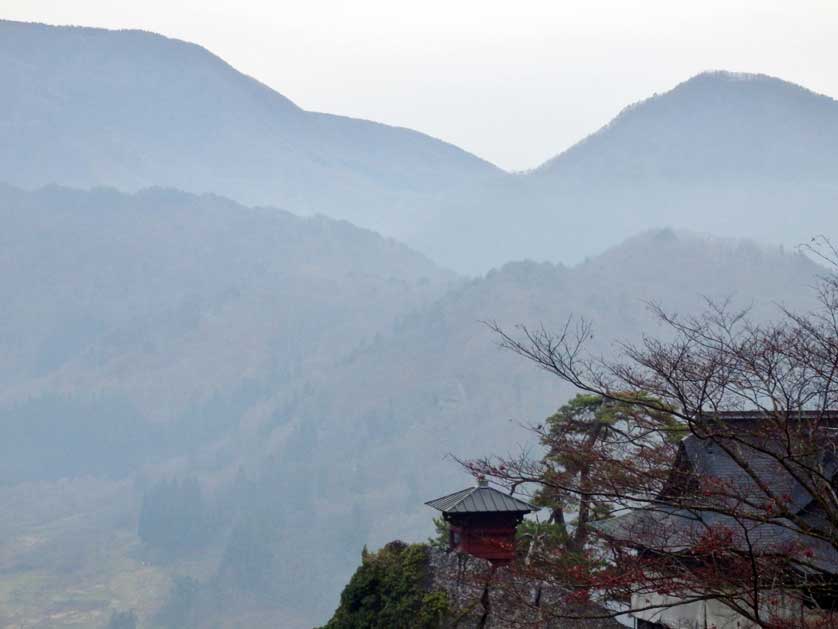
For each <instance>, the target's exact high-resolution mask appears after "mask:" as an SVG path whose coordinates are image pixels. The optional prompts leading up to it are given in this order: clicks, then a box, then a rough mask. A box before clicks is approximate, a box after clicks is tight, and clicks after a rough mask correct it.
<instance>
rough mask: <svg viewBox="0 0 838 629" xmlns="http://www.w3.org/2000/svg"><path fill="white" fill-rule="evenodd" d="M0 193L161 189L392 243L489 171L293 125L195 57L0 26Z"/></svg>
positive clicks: (254, 85) (263, 98)
mask: <svg viewBox="0 0 838 629" xmlns="http://www.w3.org/2000/svg"><path fill="white" fill-rule="evenodd" d="M0 86H2V90H3V95H4V96H3V98H2V99H0V135H2V137H3V138H4V142H3V143H2V144H1V145H0V181H5V182H6V183H9V184H13V185H17V186H22V187H26V188H32V187H38V186H43V185H46V184H62V185H69V186H75V187H82V188H88V187H92V186H100V185H107V186H115V187H117V188H120V189H122V190H126V191H136V190H138V189H141V188H145V187H148V186H171V187H176V188H179V189H182V190H187V191H191V192H196V193H207V192H214V193H217V194H222V195H225V196H229V197H232V198H234V199H236V200H238V201H241V202H244V203H246V204H250V205H254V204H256V205H265V204H270V205H275V206H279V207H285V208H289V209H291V210H293V211H296V212H299V213H325V214H329V215H330V216H334V217H337V218H343V219H349V220H351V221H353V222H354V223H356V224H360V225H364V226H369V227H373V228H376V229H378V230H379V231H384V232H385V233H387V234H389V235H396V234H397V233H398V234H404V233H405V230H406V229H407V228H408V227H409V226H410V225H413V224H416V223H417V222H418V221H419V218H421V217H417V213H423V212H425V211H426V208H427V207H431V208H433V207H435V206H436V205H438V204H439V199H440V198H441V197H443V196H445V195H448V194H453V191H454V190H456V189H458V188H460V187H462V186H464V185H468V183H469V182H472V181H474V180H480V179H482V178H484V177H490V178H491V177H494V176H497V175H500V174H502V173H501V171H499V170H498V169H496V168H495V167H494V166H492V165H490V164H488V163H487V162H485V161H483V160H480V159H478V158H477V157H475V156H473V155H470V154H468V153H466V152H465V151H462V150H460V149H458V148H456V147H454V146H451V145H450V144H446V143H445V142H441V141H439V140H435V139H433V138H430V137H428V136H426V135H422V134H421V133H417V132H415V131H411V130H408V129H402V128H396V127H390V126H386V125H382V124H376V123H373V122H368V121H365V120H356V119H351V118H346V117H341V116H333V115H330V114H321V113H315V112H308V111H304V110H302V109H301V108H299V107H298V106H297V105H295V104H294V103H292V102H291V101H290V100H288V99H287V98H285V97H284V96H282V95H281V94H278V93H277V92H275V91H273V90H272V89H270V88H268V87H267V86H265V85H263V84H261V83H259V82H258V81H255V80H254V79H252V78H250V77H247V76H245V75H243V74H241V73H239V72H237V71H236V70H235V69H233V68H232V67H230V66H229V65H228V64H226V63H224V61H222V60H221V59H219V58H218V57H216V56H215V55H213V54H211V53H210V52H208V51H207V50H205V49H204V48H201V47H200V46H196V45H194V44H189V43H186V42H183V41H178V40H174V39H168V38H165V37H161V36H159V35H155V34H152V33H147V32H141V31H107V30H103V29H94V28H80V27H54V26H46V25H41V24H25V23H20V22H9V21H0Z"/></svg>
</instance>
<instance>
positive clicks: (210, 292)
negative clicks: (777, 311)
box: [0, 187, 819, 629]
mask: <svg viewBox="0 0 838 629" xmlns="http://www.w3.org/2000/svg"><path fill="white" fill-rule="evenodd" d="M0 195H2V196H1V197H0V208H2V209H0V212H2V214H0V222H2V224H3V226H4V230H3V231H2V233H1V234H0V252H2V257H0V281H2V283H3V285H2V287H0V288H2V291H3V294H4V295H8V296H11V298H10V299H7V300H6V301H5V302H4V306H3V310H2V311H0V312H2V316H1V317H0V344H2V345H3V347H4V349H5V348H8V349H7V350H6V351H4V353H3V355H2V370H0V374H2V380H0V382H2V387H0V391H2V398H0V428H2V430H3V435H4V439H3V440H2V442H0V444H1V445H0V447H2V449H3V451H2V457H1V458H0V460H2V475H3V479H4V481H3V483H2V486H0V501H2V502H3V504H6V505H9V509H7V510H6V511H5V514H6V515H4V516H2V517H0V539H2V540H3V541H2V542H0V610H2V612H0V620H2V621H3V622H4V623H6V624H14V623H20V622H21V621H22V620H23V619H25V620H26V621H27V622H28V623H29V624H32V625H33V626H51V627H56V626H68V627H69V626H98V625H101V624H104V621H105V620H106V619H107V617H108V615H109V613H110V611H111V610H113V609H116V610H127V609H135V610H137V612H138V615H139V617H140V619H141V623H144V624H143V625H142V626H153V627H156V626H161V627H165V626H178V627H179V628H180V629H185V627H186V626H187V625H184V624H183V622H184V621H183V618H184V616H183V614H185V613H186V612H185V611H184V610H187V611H189V610H192V611H190V612H189V613H190V614H193V615H192V616H190V617H194V618H201V616H200V613H199V612H205V613H208V614H209V615H210V616H211V617H212V618H213V619H215V620H214V622H216V621H217V624H218V626H225V625H224V622H227V621H230V622H233V623H234V624H235V623H239V624H240V623H242V622H245V621H246V622H247V625H248V626H252V627H273V626H277V625H280V626H289V627H305V626H311V625H314V624H317V623H319V622H322V621H323V620H325V618H327V617H328V616H329V614H330V613H331V611H332V609H334V607H335V605H336V604H337V596H338V593H339V591H340V589H341V588H342V587H343V585H344V584H345V583H346V580H347V578H348V576H349V574H351V572H352V570H353V569H354V568H355V566H356V564H357V561H358V553H359V552H360V549H361V548H362V546H363V545H364V544H370V545H371V546H375V545H379V544H381V543H383V542H385V541H389V540H390V539H393V538H403V539H408V540H414V539H422V538H424V537H425V536H426V535H428V534H430V533H431V515H432V514H431V513H429V512H428V511H427V509H426V508H425V507H423V502H424V501H425V500H427V499H429V498H432V497H434V496H436V495H439V494H441V493H444V492H446V491H450V490H453V489H456V488H458V487H460V486H461V485H463V484H464V483H466V482H468V481H467V479H466V478H465V475H464V474H463V472H462V471H461V470H460V469H459V467H458V466H457V465H456V463H455V462H453V461H452V460H450V459H448V458H446V456H447V455H448V454H454V455H457V456H472V455H478V454H486V453H492V452H500V453H504V452H507V451H515V450H516V449H517V448H518V446H519V445H527V444H528V443H530V437H529V435H528V434H527V433H526V431H525V430H523V429H522V428H521V426H520V423H525V422H529V421H538V420H540V419H542V418H543V417H544V416H546V415H547V414H549V413H550V412H552V411H553V410H554V409H555V408H556V407H558V406H559V405H560V404H561V403H562V402H563V401H564V400H565V399H566V398H567V397H568V396H569V395H570V393H571V392H570V391H568V390H567V389H566V388H564V387H561V386H558V385H557V383H556V382H555V381H553V380H552V379H551V378H549V377H547V376H546V375H545V374H544V373H542V372H539V371H538V370H536V369H535V368H534V367H532V366H531V365H528V364H526V363H525V362H524V361H521V360H520V359H517V358H515V357H514V356H512V355H510V354H508V353H504V352H501V351H499V350H498V349H497V347H496V340H495V339H494V338H493V336H492V335H491V334H490V333H489V331H488V330H487V329H486V327H485V326H484V325H483V324H481V321H484V320H497V321H498V322H500V323H501V324H503V325H506V326H512V325H514V324H516V323H528V324H539V323H543V324H544V325H545V326H547V327H558V326H560V325H562V324H563V323H564V321H565V319H566V317H567V316H569V315H571V314H574V315H578V316H584V317H587V318H590V319H591V320H592V322H593V324H594V326H595V340H594V344H593V346H592V349H593V350H594V351H602V352H608V353H611V352H613V351H614V349H615V346H614V345H613V341H614V340H615V339H632V338H637V336H638V335H639V334H640V333H642V332H644V331H651V332H656V331H659V329H658V328H656V326H655V325H654V323H653V321H652V320H651V319H650V316H649V313H648V311H647V309H646V305H645V301H646V300H650V299H655V300H659V301H660V302H661V303H662V304H664V305H665V306H667V307H670V308H672V309H675V310H677V311H680V312H690V311H694V310H695V309H697V308H700V307H701V304H702V303H703V302H702V297H701V295H708V296H714V297H718V298H724V297H727V296H733V297H734V299H735V301H736V302H737V303H745V304H749V303H753V304H754V305H755V307H756V308H757V309H758V311H759V312H761V313H766V312H768V313H770V312H771V306H770V303H771V302H772V301H780V302H784V303H789V304H792V305H796V306H799V307H805V306H806V305H807V304H808V303H811V297H812V296H811V293H810V289H809V287H810V286H811V285H812V283H813V278H814V277H815V276H816V275H817V273H818V272H819V267H817V266H816V265H815V264H813V263H812V262H811V261H809V260H808V259H807V258H805V257H803V256H802V255H800V254H797V253H794V254H790V253H783V252H782V251H781V250H780V249H779V248H776V247H772V248H768V247H762V246H758V245H755V244H749V243H747V242H740V241H723V240H714V239H708V238H704V237H699V236H694V235H689V234H683V233H678V232H673V231H670V230H663V231H660V230H658V231H654V232H649V233H646V234H642V235H640V236H637V237H635V238H633V239H631V240H628V241H626V242H625V243H623V244H622V245H620V246H618V247H615V248H612V249H610V250H608V251H607V252H606V253H604V254H602V255H600V256H597V257H595V258H592V259H590V260H589V261H587V262H585V263H582V264H578V265H576V266H572V267H569V266H563V265H554V264H547V263H544V264H538V263H533V262H517V263H510V264H507V265H505V266H503V267H502V268H501V269H499V270H496V271H493V272H491V273H489V274H488V275H486V276H485V277H481V278H478V279H473V280H468V281H464V280H459V279H457V278H456V277H454V276H453V275H452V274H451V273H449V272H447V271H444V270H441V269H439V268H438V267H436V266H435V265H434V264H432V263H431V262H429V261H428V260H427V259H426V258H424V257H423V256H421V255H420V254H417V253H415V252H414V251H411V250H410V249H408V248H406V247H404V246H402V245H400V244H398V243H396V242H394V241H392V240H387V239H384V238H381V237H379V236H377V235H376V234H374V233H372V232H369V231H366V230H361V229H358V228H355V227H353V226H351V225H349V224H347V223H344V222H338V221H333V220H330V219H325V218H308V219H302V218H299V217H296V216H294V215H291V214H288V213H287V212H283V211H281V210H276V209H271V208H248V207H244V206H241V205H238V204H236V203H233V202H231V201H228V200H226V199H223V198H220V197H216V196H211V195H203V196H194V195H190V194H186V193H182V192H177V191H173V190H159V189H156V190H147V191H143V192H140V193H136V194H131V195H128V194H124V193H119V192H117V191H115V190H94V191H90V192H80V191H77V190H68V189H65V188H58V187H50V188H45V189H43V190H39V191H36V192H23V191H20V190H17V189H13V188H3V189H1V190H0ZM171 479H174V480H177V482H174V484H173V481H172V480H171ZM178 479H180V480H178ZM167 483H168V484H167ZM178 492H181V493H182V494H183V497H181V493H178ZM172 504H174V505H175V506H177V507H178V510H177V512H173V511H167V509H173V508H174V507H171V506H170V507H167V506H166V505H172ZM190 505H193V506H190ZM190 509H191V510H192V511H190ZM170 513H172V515H171V517H172V518H175V519H174V520H171V521H170V520H168V519H167V518H169V517H170V516H169V514H170ZM138 522H142V523H143V524H142V527H140V528H139V529H138ZM161 531H162V532H163V533H165V535H162V533H161ZM179 531H185V532H184V533H179ZM198 533H200V536H198ZM139 535H141V536H142V537H140V536H139ZM179 535H186V536H188V539H181V538H180V537H179ZM161 536H162V538H163V539H164V540H165V552H162V553H161V552H160V551H158V550H156V549H155V548H154V543H155V541H154V540H155V539H160V538H161ZM199 541H200V545H199ZM179 545H181V546H182V550H181V546H179ZM196 546H198V549H197V550H196ZM103 584H104V585H103ZM225 619H226V620H225ZM164 621H165V622H164ZM38 623H40V625H39V624H38ZM167 623H168V624H167ZM178 623H181V624H178ZM228 624H229V623H228ZM197 626H201V627H204V626H210V625H206V624H204V625H202V624H200V623H199V624H198V625H197Z"/></svg>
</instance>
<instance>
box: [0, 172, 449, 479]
mask: <svg viewBox="0 0 838 629" xmlns="http://www.w3.org/2000/svg"><path fill="white" fill-rule="evenodd" d="M0 225H2V226H3V228H2V230H0V292H2V294H3V295H5V298H4V304H3V309H2V316H0V345H2V347H3V352H2V353H0V407H2V408H3V409H5V410H6V412H5V413H4V412H2V411H0V417H2V419H0V421H3V422H5V421H12V420H11V419H10V416H11V417H13V416H15V415H16V414H18V415H21V416H26V417H29V419H28V420H27V422H26V424H27V425H28V426H29V428H31V429H33V430H34V429H35V426H37V425H39V424H38V422H43V421H47V418H48V417H49V416H52V415H55V416H58V417H60V416H61V415H67V416H68V417H69V416H72V417H76V418H78V421H76V422H75V423H74V424H73V425H75V426H76V428H78V429H79V430H82V431H83V432H84V434H86V435H91V434H96V430H95V428H94V426H90V425H88V424H90V422H93V423H94V424H95V422H96V421H99V420H102V421H103V422H104V420H105V419H106V418H108V417H110V418H111V422H112V424H113V425H115V426H116V425H117V422H116V418H115V416H119V417H122V418H124V420H123V421H124V425H122V428H121V432H122V433H124V435H125V439H127V441H120V442H119V443H121V444H122V445H123V446H124V447H130V445H131V440H132V439H134V438H135V437H136V435H135V433H137V432H143V429H142V425H143V422H138V421H137V420H136V418H145V420H147V421H153V422H157V423H160V422H163V423H165V422H168V421H173V420H177V419H184V417H185V416H188V415H189V413H190V412H193V414H194V409H202V408H203V410H202V411H201V413H198V415H199V416H198V417H195V418H194V421H198V420H200V421H201V422H203V425H204V428H205V429H208V424H209V423H211V422H210V416H212V417H216V418H217V421H218V422H220V424H224V422H228V423H229V419H228V418H226V417H224V414H225V413H230V412H232V411H233V409H236V408H239V409H241V408H242V407H246V405H247V404H249V403H252V401H253V399H252V397H253V396H255V395H258V394H259V392H260V391H263V390H265V389H266V388H267V390H273V389H275V388H277V387H280V386H281V384H282V383H283V382H285V381H287V380H289V379H291V378H293V377H295V376H296V374H298V373H301V372H307V371H315V370H316V367H315V365H317V364H318V363H319V362H321V361H326V363H327V364H331V363H332V362H334V361H335V360H338V359H339V358H340V357H342V356H344V355H347V354H350V353H351V352H353V351H357V349H358V347H363V345H364V343H369V342H372V340H373V339H374V338H375V336H376V335H377V334H381V333H385V332H389V330H390V328H391V326H392V322H393V320H395V319H396V318H397V317H399V316H401V315H403V314H405V313H406V312H408V311H409V310H410V309H411V308H412V307H414V306H416V305H418V304H422V303H425V302H426V301H427V300H428V299H430V298H432V297H434V296H436V295H438V294H440V293H441V292H442V291H443V290H445V288H446V287H447V285H448V284H449V283H450V282H452V281H453V280H454V278H453V275H452V274H451V273H449V272H446V271H443V270H441V269H439V268H438V267H436V266H435V265H433V264H432V263H431V262H430V261H428V260H427V259H425V258H424V257H422V256H421V255H420V254H418V253H415V252H413V251H411V250H410V249H408V248H407V247H405V246H403V245H401V244H398V243H396V242H394V241H392V240H387V239H384V238H382V237H380V236H378V235H377V234H375V233H373V232H369V231H366V230H361V229H358V228H356V227H354V226H352V225H350V224H349V223H346V222H339V221H334V220H331V219H326V218H323V217H315V218H306V219H303V218H299V217H296V216H294V215H292V214H289V213H287V212H284V211H281V210H276V209H272V208H246V207H243V206H240V205H237V204H235V203H233V202H231V201H228V200H226V199H223V198H220V197H215V196H210V195H204V196H193V195H189V194H186V193H182V192H177V191H173V190H162V189H156V190H145V191H142V192H139V193H136V194H133V195H126V194H123V193H119V192H117V191H115V190H107V189H100V190H94V191H90V192H80V191H76V190H70V189H65V188H58V187H50V188H45V189H42V190H38V191H35V192H23V191H20V190H17V189H13V188H7V187H6V188H2V187H0ZM204 406H206V407H208V408H204ZM10 409H11V410H10ZM97 409H100V410H97ZM190 409H192V411H190ZM65 419H66V418H65ZM212 421H216V420H212ZM216 428H219V426H216ZM191 430H197V428H196V427H195V426H192V427H191ZM42 431H43V435H42V436H43V437H44V438H45V439H47V440H49V437H50V431H49V425H44V426H43V428H42ZM85 431H86V432H85ZM114 431H115V432H120V430H116V429H114ZM193 436H197V435H193ZM169 437H170V438H171V437H172V436H171V435H169ZM18 439H20V440H21V441H15V440H14V439H12V440H9V439H6V440H4V442H3V444H2V445H0V448H2V449H3V451H4V456H3V457H2V458H3V463H2V464H0V468H2V469H3V470H5V471H6V475H5V481H8V480H9V478H21V474H23V479H26V475H25V473H23V471H22V470H17V469H16V468H15V465H16V462H17V463H20V462H22V461H31V462H36V461H38V460H39V458H38V457H35V456H34V454H35V451H37V450H38V449H40V451H41V452H43V448H44V447H45V445H46V442H45V441H43V440H42V441H40V442H39V443H35V442H32V436H31V435H30V436H29V437H27V436H26V434H23V433H21V434H18ZM140 441H142V442H144V441H145V440H140ZM134 443H135V444H136V443H139V441H135V442H134ZM24 444H28V447H24ZM66 445H67V444H66V443H65V442H63V441H61V440H59V441H58V442H56V448H58V449H61V448H63V447H64V446H66ZM79 445H80V446H83V444H79ZM7 450H8V451H7ZM134 450H135V452H136V451H138V449H136V448H135V449H134ZM77 455H78V452H71V453H67V454H66V455H65V456H63V457H58V458H55V457H48V458H49V459H50V460H51V464H50V465H47V466H45V468H44V469H49V470H51V472H47V473H48V474H50V473H51V474H57V475H58V476H59V477H60V476H61V474H62V473H64V472H67V471H72V470H63V469H61V468H60V465H58V462H59V461H61V460H65V459H66V457H67V456H70V457H72V456H76V457H77ZM27 457H29V458H27ZM82 460H84V458H82ZM132 460H133V459H132ZM135 462H136V461H135ZM73 469H74V470H75V468H73ZM96 469H97V470H101V466H99V467H97V468H96ZM0 482H3V481H0Z"/></svg>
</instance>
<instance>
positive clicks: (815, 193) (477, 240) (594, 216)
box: [411, 72, 838, 269]
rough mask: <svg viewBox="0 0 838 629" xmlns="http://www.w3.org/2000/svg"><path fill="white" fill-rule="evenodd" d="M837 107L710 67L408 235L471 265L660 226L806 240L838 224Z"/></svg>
mask: <svg viewBox="0 0 838 629" xmlns="http://www.w3.org/2000/svg"><path fill="white" fill-rule="evenodd" d="M836 172H838V102H836V101H835V100H833V99H832V98H829V97H827V96H822V95H819V94H815V93H813V92H811V91H809V90H807V89H804V88H802V87H800V86H797V85H794V84H792V83H787V82H785V81H781V80H779V79H776V78H772V77H768V76H764V75H750V74H731V73H727V72H708V73H704V74H700V75H698V76H696V77H693V78H692V79H690V80H688V81H685V82H684V83H681V84H680V85H678V86H677V87H675V88H674V89H672V90H671V91H669V92H666V93H664V94H660V95H655V96H653V97H651V98H649V99H647V100H644V101H642V102H639V103H636V104H634V105H632V106H630V107H627V108H626V109H625V110H624V111H623V112H621V113H620V114H619V115H618V116H617V117H616V118H615V119H614V120H612V121H611V122H610V123H609V124H607V125H606V126H605V127H603V128H602V129H600V130H599V131H597V132H596V133H594V134H593V135H591V136H589V137H588V138H586V139H584V140H583V141H581V142H579V143H578V144H576V145H575V146H573V147H571V148H570V149H568V150H567V151H565V152H563V153H562V154H560V155H558V156H557V157H555V158H553V159H552V160H550V161H548V162H547V163H545V164H544V165H542V166H541V167H539V168H537V169H535V170H534V171H532V172H530V173H527V174H524V175H521V176H519V177H517V179H516V180H514V181H504V182H502V183H498V182H491V183H489V184H487V189H486V190H485V191H483V192H482V193H481V194H479V195H478V196H477V197H476V198H475V200H474V201H473V202H471V203H468V202H465V203H460V205H459V207H458V208H457V212H453V211H450V212H446V213H443V216H444V217H445V220H442V221H439V222H437V223H436V224H435V226H434V227H433V228H431V229H429V230H428V231H426V232H425V233H424V234H423V235H421V236H419V237H416V238H413V239H412V240H411V243H412V244H414V245H415V246H417V247H418V248H419V249H420V250H422V251H424V252H426V253H428V254H429V255H431V256H432V257H433V258H434V259H436V260H438V261H440V262H442V263H443V264H447V265H450V266H454V267H456V268H463V261H462V259H461V257H460V252H461V251H468V252H469V256H470V264H471V267H470V268H472V269H485V268H487V267H488V266H492V265H494V264H497V262H498V261H499V260H511V259H516V258H523V257H528V258H533V259H536V260H549V261H556V260H561V261H565V262H574V261H578V260H581V259H582V258H584V257H585V256H588V255H591V254H593V253H596V252H597V251H600V250H602V249H603V248H604V247H606V246H608V245H609V244H616V243H617V242H619V241H620V240H622V239H624V238H626V237H627V236H629V235H631V234H634V233H637V232H638V231H641V230H645V229H653V228H658V227H662V226H670V227H673V228H684V229H690V230H694V231H700V232H707V233H712V234H717V235H722V236H735V237H746V238H753V239H756V240H759V241H763V242H773V243H784V244H785V245H787V246H795V245H798V244H800V243H802V242H808V241H809V239H810V238H811V237H812V236H813V235H815V234H819V233H826V234H832V233H835V232H836V231H838V182H837V181H836V179H835V173H836Z"/></svg>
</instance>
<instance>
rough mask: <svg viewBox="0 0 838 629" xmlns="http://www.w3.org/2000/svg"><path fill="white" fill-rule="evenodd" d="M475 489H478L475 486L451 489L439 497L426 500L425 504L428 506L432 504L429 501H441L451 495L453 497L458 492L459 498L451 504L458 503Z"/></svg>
mask: <svg viewBox="0 0 838 629" xmlns="http://www.w3.org/2000/svg"><path fill="white" fill-rule="evenodd" d="M475 489H478V488H477V487H466V488H465V489H460V490H459V491H452V492H451V493H450V494H446V495H445V496H440V497H439V498H434V499H433V500H428V501H427V502H426V503H425V504H426V505H428V506H432V505H431V503H433V502H441V501H443V500H445V499H446V498H452V497H454V496H456V495H458V494H462V496H461V497H460V499H459V500H457V502H454V503H452V505H451V506H454V505H458V504H460V503H461V502H462V501H463V500H465V499H466V498H468V497H469V496H470V495H471V494H473V493H474V490H475Z"/></svg>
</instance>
